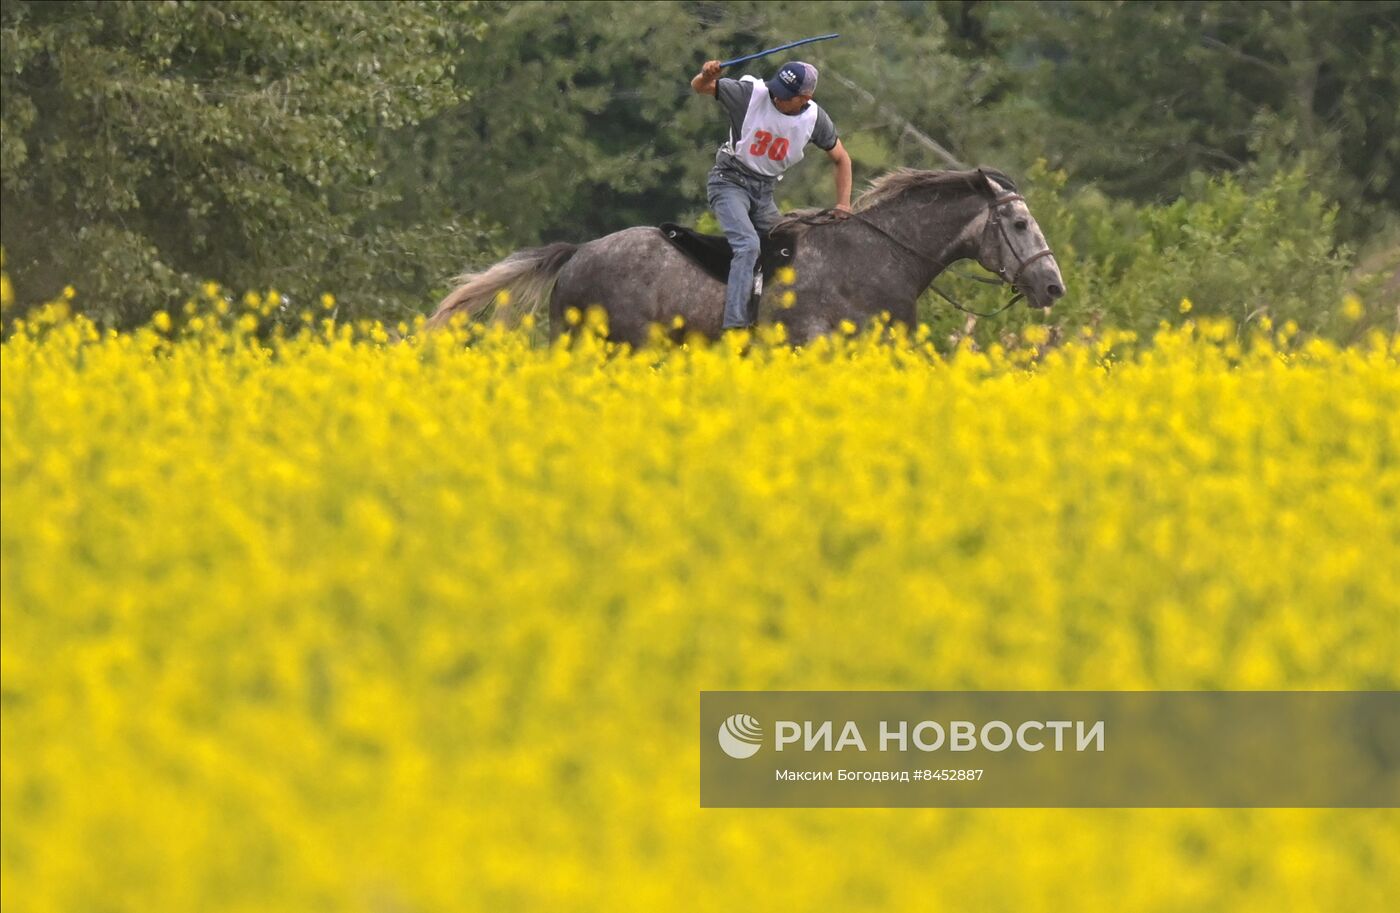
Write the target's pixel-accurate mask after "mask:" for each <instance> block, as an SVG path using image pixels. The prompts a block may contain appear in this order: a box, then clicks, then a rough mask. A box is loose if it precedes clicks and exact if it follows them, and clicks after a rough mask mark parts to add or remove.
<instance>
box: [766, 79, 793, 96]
mask: <svg viewBox="0 0 1400 913" xmlns="http://www.w3.org/2000/svg"><path fill="white" fill-rule="evenodd" d="M767 86H768V91H769V92H772V93H773V95H774V96H775V97H777V98H781V99H782V100H783V101H791V100H792V99H794V98H796V97H797V96H798V95H800V94H801V93H800V92H794V91H793V90H792V89H789V88H788V87H787V86H785V85H783V81H782V80H781V79H779V78H778V77H776V76H774V77H773V78H772V79H770V80H768V82H767Z"/></svg>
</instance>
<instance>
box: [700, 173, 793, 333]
mask: <svg viewBox="0 0 1400 913" xmlns="http://www.w3.org/2000/svg"><path fill="white" fill-rule="evenodd" d="M705 190H706V195H707V196H708V198H709V201H710V209H711V210H713V211H714V214H715V218H716V219H718V220H719V224H720V227H721V228H723V229H724V236H725V237H726V238H728V239H729V247H730V250H732V251H733V252H734V258H733V259H732V260H731V261H730V263H729V285H728V286H727V287H726V288H725V291H724V328H725V329H726V330H728V329H730V328H733V327H746V326H748V325H749V324H750V323H751V322H752V321H751V320H750V319H749V296H750V295H752V294H753V276H754V271H755V270H756V269H757V267H758V252H759V240H758V239H759V237H760V235H767V234H768V232H769V230H771V229H772V227H773V226H774V225H776V224H777V222H778V219H780V218H781V217H782V213H780V212H778V207H777V206H776V205H775V204H774V203H773V185H772V183H771V182H768V181H760V180H758V179H756V178H749V177H747V176H746V175H743V174H736V173H734V172H732V171H721V170H720V169H715V170H712V171H711V172H710V180H709V182H708V183H707V184H706V185H705Z"/></svg>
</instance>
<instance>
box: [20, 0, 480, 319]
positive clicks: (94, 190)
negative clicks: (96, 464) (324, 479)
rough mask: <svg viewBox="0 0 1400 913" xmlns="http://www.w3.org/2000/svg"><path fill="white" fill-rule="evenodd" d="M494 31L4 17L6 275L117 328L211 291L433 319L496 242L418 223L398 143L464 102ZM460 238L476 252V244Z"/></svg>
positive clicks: (323, 16) (388, 11)
mask: <svg viewBox="0 0 1400 913" xmlns="http://www.w3.org/2000/svg"><path fill="white" fill-rule="evenodd" d="M479 32H480V22H479V18H478V17H477V16H476V15H475V13H474V12H473V11H472V9H471V8H470V7H469V6H468V5H463V4H449V3H441V2H426V3H412V4H409V3H404V4H399V3H391V4H379V3H309V2H296V3H259V2H238V0H220V2H201V3H139V2H104V3H31V2H24V0H4V2H3V6H0V52H2V54H0V56H3V89H2V90H0V91H3V112H4V113H3V118H4V120H3V144H2V145H0V179H2V180H0V184H3V187H2V188H0V192H2V194H3V197H2V199H0V204H2V205H3V210H4V220H3V238H2V239H0V240H3V244H4V247H5V251H6V255H7V267H8V269H9V271H10V273H11V275H12V277H13V279H14V281H15V284H16V287H17V294H18V297H19V299H20V300H21V301H30V302H32V301H34V300H37V299H41V298H43V297H46V296H50V295H52V294H54V293H55V291H56V290H57V289H59V288H62V286H63V285H65V284H68V283H71V284H73V285H76V286H77V287H78V288H79V290H80V295H81V297H80V304H86V306H87V307H88V309H89V310H90V312H91V313H93V315H94V316H96V317H98V318H99V319H101V320H103V321H104V322H107V323H113V324H121V323H129V322H131V321H133V320H137V319H139V318H142V317H144V316H145V315H146V314H148V313H149V312H150V311H151V310H152V309H154V307H156V306H160V305H162V304H166V303H169V302H170V301H171V299H176V298H178V297H179V296H181V295H183V294H185V293H186V292H187V291H188V290H189V289H190V288H191V287H192V286H193V284H194V283H195V282H197V281H198V280H200V279H206V278H213V279H217V280H219V281H222V282H225V283H228V284H230V285H232V286H234V287H237V288H267V287H269V286H272V287H276V288H278V289H279V290H280V291H283V292H285V293H287V294H289V295H290V296H292V298H293V300H294V301H295V300H296V299H298V298H302V299H308V298H310V297H311V296H313V295H314V294H315V293H316V292H317V291H319V290H322V289H333V290H334V291H336V292H337V293H338V294H339V295H341V297H342V299H343V300H346V301H349V302H352V303H353V304H354V305H355V307H356V308H362V309H364V310H365V311H374V312H381V313H382V312H384V311H386V310H392V309H393V308H396V307H407V306H410V305H412V306H419V305H420V302H419V300H418V298H419V296H421V294H422V291H423V288H424V285H425V277H426V276H429V275H432V276H438V275H441V274H443V273H444V272H446V271H448V270H450V268H451V267H450V266H449V265H448V264H450V263H455V262H456V261H457V260H458V259H460V250H461V248H462V247H464V246H471V245H473V244H475V243H477V242H478V241H479V238H478V237H477V236H478V235H479V234H480V233H481V232H482V230H483V229H482V226H480V225H479V224H478V222H477V221H476V220H474V219H472V218H470V217H469V216H468V217H463V216H462V215H461V214H459V215H458V216H457V218H455V219H453V220H450V221H448V220H442V219H433V220H416V219H413V218H410V216H413V215H416V213H415V212H414V211H412V209H409V210H408V211H405V208H404V207H403V205H402V204H403V200H404V198H405V197H406V196H407V195H408V194H409V193H410V192H416V191H417V190H418V188H409V187H405V186H404V185H403V184H401V183H395V182H393V181H390V180H387V179H385V177H384V172H385V169H386V167H387V164H388V163H389V162H390V161H392V160H393V159H394V156H395V152H396V149H397V148H398V144H397V142H396V140H395V137H396V136H398V135H399V134H401V133H403V132H404V131H406V130H409V129H411V128H412V127H413V126H414V125H416V124H418V123H420V122H421V121H423V120H424V119H425V118H428V117H431V116H432V115H434V114H437V113H438V112H441V111H443V110H444V109H447V108H450V107H453V106H455V105H458V104H460V103H461V102H463V101H464V100H465V99H466V97H467V93H466V91H465V89H464V87H463V86H462V85H461V84H459V83H458V82H456V81H455V80H453V79H452V78H451V69H452V66H453V62H454V61H457V60H460V59H461V52H462V48H463V46H469V45H470V44H472V43H474V42H475V40H476V39H477V36H478V35H479ZM463 235H466V236H467V237H466V238H464V237H463Z"/></svg>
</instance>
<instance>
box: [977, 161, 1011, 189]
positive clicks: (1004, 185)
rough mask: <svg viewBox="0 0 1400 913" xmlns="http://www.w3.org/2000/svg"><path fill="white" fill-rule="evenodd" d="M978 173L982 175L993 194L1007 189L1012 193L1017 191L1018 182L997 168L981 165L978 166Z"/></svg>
mask: <svg viewBox="0 0 1400 913" xmlns="http://www.w3.org/2000/svg"><path fill="white" fill-rule="evenodd" d="M977 173H978V174H979V175H981V177H982V180H983V181H985V182H986V185H987V190H989V191H990V192H991V194H992V196H997V195H999V194H1002V193H1006V192H1007V191H1010V192H1011V193H1016V192H1017V190H1016V182H1014V181H1012V180H1011V178H1009V177H1007V176H1006V175H1004V174H1002V173H1001V172H1000V171H997V170H996V169H995V168H993V169H990V170H989V169H987V168H986V167H984V166H981V165H979V166H977Z"/></svg>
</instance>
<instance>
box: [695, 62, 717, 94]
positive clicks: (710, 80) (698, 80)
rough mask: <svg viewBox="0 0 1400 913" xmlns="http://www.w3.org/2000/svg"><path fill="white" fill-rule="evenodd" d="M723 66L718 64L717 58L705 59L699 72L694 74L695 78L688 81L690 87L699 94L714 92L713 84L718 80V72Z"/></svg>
mask: <svg viewBox="0 0 1400 913" xmlns="http://www.w3.org/2000/svg"><path fill="white" fill-rule="evenodd" d="M723 70H724V67H722V66H720V65H719V61H718V60H707V61H705V65H704V66H703V67H701V68H700V72H699V73H696V74H695V78H694V79H692V80H691V81H690V87H691V88H692V89H694V90H695V91H696V92H699V93H700V94H701V95H713V94H715V84H716V83H718V82H719V74H720V73H721V72H722V71H723Z"/></svg>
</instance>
